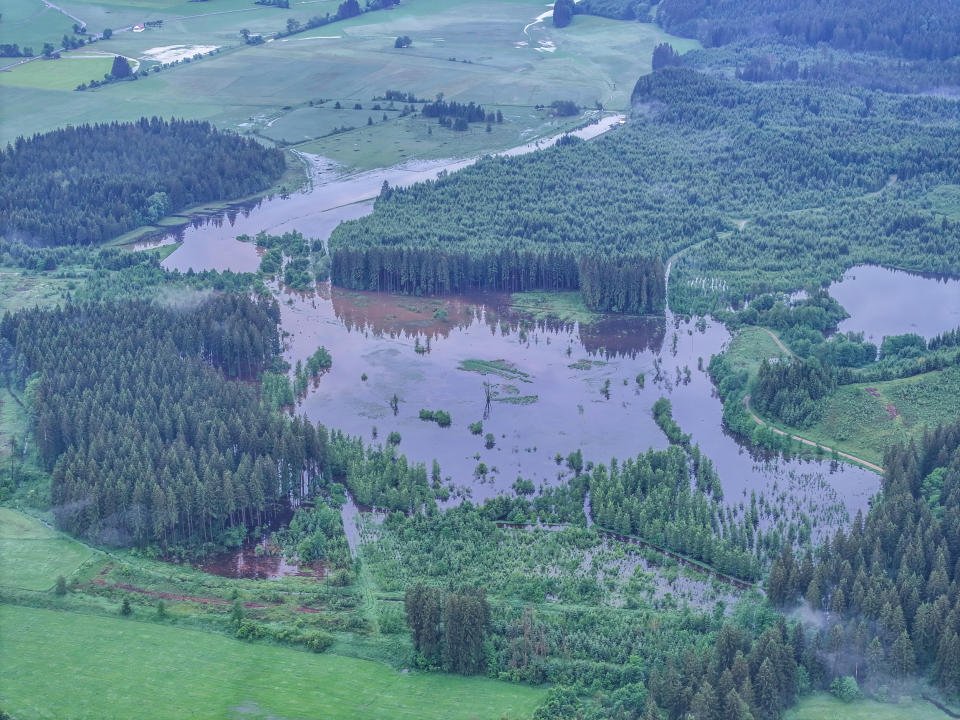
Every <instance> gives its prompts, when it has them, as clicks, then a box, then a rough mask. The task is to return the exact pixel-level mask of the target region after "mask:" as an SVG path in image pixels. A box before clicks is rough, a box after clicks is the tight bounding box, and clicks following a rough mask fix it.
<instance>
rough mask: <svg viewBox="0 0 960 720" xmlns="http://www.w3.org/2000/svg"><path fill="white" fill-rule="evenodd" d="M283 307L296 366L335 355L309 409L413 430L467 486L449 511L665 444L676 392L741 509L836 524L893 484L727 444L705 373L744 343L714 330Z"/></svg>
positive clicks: (489, 313)
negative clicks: (772, 506)
mask: <svg viewBox="0 0 960 720" xmlns="http://www.w3.org/2000/svg"><path fill="white" fill-rule="evenodd" d="M282 298H283V302H282V322H283V327H284V329H285V330H286V331H287V332H288V333H290V336H289V337H288V338H287V341H288V347H287V350H286V358H287V359H288V360H289V361H290V362H291V363H295V362H296V360H298V359H304V358H306V357H307V356H309V355H310V354H311V353H312V352H313V351H314V350H315V349H316V348H317V347H319V346H320V345H323V346H325V347H326V348H327V349H328V350H329V351H330V352H331V354H332V356H333V367H332V369H331V370H330V371H329V372H327V373H325V374H324V375H323V376H322V378H321V379H320V381H319V383H317V384H316V386H315V387H312V388H311V389H310V391H309V393H308V394H307V396H306V398H305V399H304V400H303V401H302V402H301V404H300V405H299V406H298V408H297V412H303V413H306V415H307V416H308V417H309V418H310V419H311V420H314V421H320V422H323V423H325V424H327V425H328V426H330V427H334V428H339V429H341V430H343V431H345V432H347V433H348V434H351V435H359V436H362V437H363V438H365V439H366V440H367V441H370V442H374V443H382V442H385V439H386V437H387V435H388V434H389V433H390V432H398V433H400V435H401V438H402V440H401V443H400V445H399V449H400V451H401V452H403V453H405V454H406V455H407V457H408V458H410V459H413V460H416V461H418V462H425V463H427V464H429V463H430V462H431V461H432V460H434V459H436V460H437V461H438V462H439V463H440V467H441V471H442V474H443V476H444V477H445V478H449V482H450V483H451V484H452V485H453V486H454V487H455V489H456V491H455V494H454V496H453V497H452V498H451V501H450V502H456V501H457V500H458V498H460V497H468V498H471V499H473V500H480V501H482V500H483V499H485V498H488V497H491V496H494V495H496V494H498V493H501V492H511V485H512V484H513V483H514V482H515V481H516V479H517V478H518V477H523V478H528V479H531V480H533V481H534V483H535V484H536V485H538V486H541V485H552V484H557V483H559V482H562V481H563V480H564V479H565V478H566V477H567V476H568V472H569V471H568V470H567V469H566V466H565V465H564V464H563V463H558V462H557V460H556V457H557V455H558V454H559V455H561V456H562V457H566V455H567V454H568V453H570V452H571V451H574V450H577V449H581V450H582V451H583V454H584V457H585V459H586V460H593V461H595V462H604V463H606V462H609V461H610V459H611V458H613V457H616V458H620V459H623V458H626V457H630V456H635V455H637V454H638V453H640V452H643V451H645V450H647V449H648V448H651V447H652V448H661V449H662V448H665V447H666V446H667V439H666V437H665V436H664V434H663V433H662V432H661V431H660V429H659V428H658V427H657V425H656V424H655V422H654V420H653V416H652V412H651V407H652V405H653V403H654V402H655V401H656V400H657V398H659V397H661V396H664V397H668V398H669V399H670V400H671V401H672V403H673V412H674V417H675V418H676V420H677V421H678V422H679V423H680V425H681V426H682V427H683V429H684V431H685V432H689V433H692V435H693V441H694V442H695V443H698V444H699V445H700V447H701V450H702V451H703V452H704V453H705V454H706V455H707V456H708V457H710V458H711V459H712V460H713V462H714V464H715V466H716V469H717V471H718V473H719V475H720V478H721V480H722V482H723V489H724V494H725V496H726V498H727V500H728V501H729V502H732V503H733V504H739V502H740V501H743V500H745V501H746V502H748V503H749V498H750V492H751V491H752V490H756V492H757V493H758V494H760V493H761V492H762V493H764V494H765V495H766V496H767V498H768V499H769V500H770V502H773V501H774V499H775V498H778V497H780V498H781V500H782V501H786V500H787V498H789V501H788V502H785V507H786V508H787V512H790V511H793V512H797V511H798V510H802V511H803V512H806V513H807V514H808V515H809V516H810V517H811V518H818V519H819V521H821V522H822V523H832V522H836V521H838V520H841V519H843V518H844V517H845V516H846V514H847V512H850V513H853V512H856V510H858V509H865V508H866V505H867V501H868V499H869V497H870V496H871V495H872V494H873V493H874V492H876V490H877V489H878V487H879V478H878V477H877V476H876V475H875V474H873V473H870V472H868V471H866V470H862V469H859V468H854V467H851V466H847V465H840V466H831V464H830V463H829V462H810V461H800V460H793V461H783V460H777V459H776V458H767V459H765V458H762V457H754V456H752V455H751V454H750V453H748V452H747V451H746V450H745V449H743V448H742V447H741V446H740V445H739V444H738V443H737V441H736V440H735V439H734V438H732V437H730V436H729V435H727V434H726V433H725V432H724V430H723V428H722V425H721V404H720V400H719V399H718V398H717V397H716V396H715V395H714V393H713V387H712V384H711V381H710V379H709V377H708V376H707V373H706V370H705V368H706V365H707V363H708V362H709V359H710V356H711V355H712V354H714V353H717V352H720V351H721V349H722V347H723V346H724V344H725V343H726V342H727V341H728V340H729V334H728V333H727V331H726V329H725V328H723V326H722V325H720V324H717V323H714V322H711V321H706V320H697V319H693V320H690V321H682V320H680V319H678V318H674V317H672V316H668V317H667V318H649V317H625V316H614V317H607V318H604V319H602V320H601V321H599V322H597V323H595V324H592V325H589V326H580V325H576V324H570V325H562V324H551V323H549V322H547V323H535V322H533V321H529V320H524V319H523V317H522V316H519V315H517V314H515V313H514V312H512V311H511V310H510V309H509V303H508V298H507V296H498V295H480V296H474V297H455V298H437V299H424V298H411V297H405V296H391V295H378V294H375V293H360V292H352V291H345V290H342V289H339V288H332V289H331V288H330V287H329V286H324V287H322V288H321V292H320V293H319V294H318V295H316V296H313V297H309V296H303V295H295V294H290V295H283V296H282ZM444 317H445V318H446V319H442V318H444ZM418 348H419V351H418ZM641 375H642V379H641V382H642V385H641V382H638V376H641ZM363 376H366V379H365V380H364V379H363ZM485 385H486V387H485ZM488 389H489V402H488ZM394 395H396V397H397V399H398V402H397V408H396V410H394V408H393V407H392V404H391V400H392V398H393V396H394ZM421 409H426V410H444V411H446V412H449V413H450V415H451V418H452V423H451V425H450V427H446V428H442V427H439V426H438V425H437V424H436V423H434V422H428V421H424V420H421V419H420V416H419V413H420V410H421ZM477 422H480V423H482V430H481V432H480V433H479V434H474V433H473V432H471V429H470V427H469V426H470V424H472V423H477ZM487 433H490V434H491V435H492V436H493V438H492V440H493V443H492V445H491V444H490V442H489V440H490V438H487ZM484 468H485V471H484Z"/></svg>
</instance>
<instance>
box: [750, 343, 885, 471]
mask: <svg viewBox="0 0 960 720" xmlns="http://www.w3.org/2000/svg"><path fill="white" fill-rule="evenodd" d="M788 352H789V351H788ZM743 404H744V406H745V407H746V408H747V412H748V413H750V417H752V418H753V421H754V422H755V423H757V425H760V426H762V427H767V428H770V429H771V430H773V432H775V433H776V434H777V435H786V436H787V437H789V438H790V439H791V440H796V441H798V442H801V443H803V444H804V445H809V446H810V447H821V448H823V449H824V450H826V451H827V452H829V453H832V452H835V453H836V454H837V455H839V456H840V457H842V458H846V459H847V460H852V461H853V462H855V463H859V464H860V465H863V466H864V467H868V468H870V469H871V470H875V471H876V472H878V473H880V474H881V475H882V474H883V468H882V467H880V466H879V465H876V464H874V463H872V462H870V461H869V460H864V459H863V458H859V457H857V456H856V455H851V454H849V453H845V452H840V451H839V450H836V449H834V448H830V447H827V446H826V445H822V444H821V443H817V442H814V441H813V440H807V439H806V438H802V437H800V436H799V435H790V434H789V433H786V432H784V431H783V430H779V429H778V428H775V427H773V425H771V424H770V423H768V422H766V421H765V420H763V419H762V418H761V417H760V416H759V415H757V414H756V413H754V412H753V408H751V407H750V395H749V394H747V395H744V396H743Z"/></svg>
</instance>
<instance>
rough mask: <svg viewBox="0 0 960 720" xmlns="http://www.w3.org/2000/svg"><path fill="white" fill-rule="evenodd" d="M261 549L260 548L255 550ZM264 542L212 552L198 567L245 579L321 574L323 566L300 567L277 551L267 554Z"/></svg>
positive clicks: (273, 578) (223, 575)
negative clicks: (222, 551)
mask: <svg viewBox="0 0 960 720" xmlns="http://www.w3.org/2000/svg"><path fill="white" fill-rule="evenodd" d="M257 548H261V551H259V552H258V551H257ZM265 551H266V544H265V543H261V544H259V545H255V546H254V547H244V548H243V549H241V550H237V551H232V552H227V553H221V554H219V555H215V556H214V557H212V558H210V559H209V560H207V561H205V562H204V563H202V564H201V565H200V566H199V567H200V569H201V570H203V571H204V572H206V573H210V574H211V575H219V576H221V577H228V578H246V579H248V580H275V579H277V578H282V577H289V576H291V575H294V576H297V577H317V578H321V577H323V576H324V571H323V568H322V567H320V568H309V567H304V568H301V567H299V566H298V565H296V564H291V563H289V562H287V560H286V559H285V558H284V557H283V556H282V555H280V554H269V553H267V552H265Z"/></svg>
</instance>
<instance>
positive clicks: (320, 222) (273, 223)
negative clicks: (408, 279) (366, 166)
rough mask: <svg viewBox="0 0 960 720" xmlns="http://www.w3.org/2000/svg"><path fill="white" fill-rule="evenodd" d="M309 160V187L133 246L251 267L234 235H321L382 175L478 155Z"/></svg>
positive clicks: (246, 248)
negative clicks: (345, 166) (351, 163)
mask: <svg viewBox="0 0 960 720" xmlns="http://www.w3.org/2000/svg"><path fill="white" fill-rule="evenodd" d="M623 121H624V116H623V115H607V116H605V117H602V118H600V119H599V121H598V122H596V123H594V124H592V125H587V126H586V127H584V128H581V129H579V130H576V131H574V132H572V133H570V134H571V135H575V136H577V137H580V138H583V139H585V140H589V139H590V138H594V137H596V136H598V135H600V134H602V133H604V132H606V131H607V130H610V129H611V128H613V127H616V126H618V125H620V124H622V123H623ZM561 136H562V133H561V134H558V135H555V136H553V137H550V138H544V139H543V140H535V141H533V142H530V143H526V144H525V145H520V146H517V147H514V148H510V149H509V150H505V151H503V152H502V153H497V154H499V155H507V156H515V155H523V154H525V153H529V152H533V151H534V150H539V149H543V148H546V147H549V146H551V145H553V144H554V143H556V141H557V140H558V139H559V138H560V137H561ZM301 157H302V158H303V159H304V161H305V162H307V163H309V165H310V174H311V178H312V187H311V188H309V189H308V190H306V191H301V192H296V193H293V194H290V195H288V196H286V197H281V196H279V195H273V196H269V197H267V198H264V199H262V200H258V201H255V202H254V203H249V204H246V205H237V206H235V207H232V208H231V209H229V210H227V211H225V212H218V213H212V214H209V215H201V216H199V217H197V218H195V219H194V220H193V221H192V222H191V223H190V224H189V225H187V226H185V227H182V228H178V229H177V230H175V231H173V232H170V233H166V234H164V235H160V236H157V237H156V238H153V239H152V240H150V241H149V242H144V241H141V242H139V243H137V245H136V247H137V248H138V249H140V248H143V247H156V246H157V245H167V244H170V243H171V242H182V243H183V245H181V246H180V247H179V248H177V249H176V250H175V251H174V252H172V253H171V254H170V255H169V256H168V257H167V258H166V259H165V260H164V261H163V266H164V267H165V268H167V269H168V270H174V269H176V270H180V271H181V272H186V271H187V270H190V269H191V268H192V269H193V270H196V271H199V270H219V271H223V270H233V271H234V272H252V271H256V269H257V267H258V266H259V263H260V260H259V257H258V255H257V252H256V247H255V246H254V245H253V244H252V243H243V242H239V241H238V240H236V237H237V236H238V235H250V236H251V237H252V236H254V235H256V234H257V233H258V232H260V231H261V230H264V231H266V232H268V233H271V234H275V235H276V234H281V233H284V232H288V231H291V230H298V231H300V232H301V233H303V234H304V235H305V236H306V237H308V238H319V239H322V240H324V241H326V239H327V238H328V237H330V233H331V232H333V229H334V228H335V227H336V226H337V225H339V224H340V223H341V222H342V221H344V220H354V219H356V218H359V217H363V216H364V215H368V214H369V213H370V212H372V211H373V201H374V199H375V198H376V197H377V195H378V194H379V193H380V188H381V187H382V186H383V183H384V181H386V182H388V183H390V185H391V186H393V187H406V186H408V185H413V184H414V183H417V182H422V181H424V180H435V179H436V178H437V176H438V174H440V173H441V172H443V171H446V172H455V171H456V170H460V169H461V168H464V167H467V166H468V165H472V164H473V163H475V162H476V161H477V159H478V158H475V157H474V158H466V159H461V160H433V161H415V162H410V163H405V164H403V165H398V166H396V167H392V168H387V169H384V170H374V171H371V172H364V173H357V174H354V175H344V174H343V172H342V168H341V167H340V166H339V165H337V164H336V163H334V162H332V161H330V160H328V159H326V158H323V157H320V156H318V155H308V154H306V153H301Z"/></svg>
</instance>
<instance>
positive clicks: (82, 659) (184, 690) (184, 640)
mask: <svg viewBox="0 0 960 720" xmlns="http://www.w3.org/2000/svg"><path fill="white" fill-rule="evenodd" d="M0 625H2V626H3V628H4V632H3V635H2V637H0V676H2V677H3V678H4V681H3V683H2V684H0V706H2V707H3V708H4V709H5V710H7V711H8V712H10V713H11V714H12V715H13V716H15V717H17V718H21V719H22V720H33V719H39V718H60V720H81V719H85V718H91V719H92V718H97V719H98V720H101V719H106V718H133V717H148V716H149V717H150V718H154V719H156V720H164V719H165V718H170V719H171V720H176V719H179V718H186V717H190V718H197V719H200V718H211V719H213V718H217V719H218V720H219V719H221V718H245V719H253V718H279V717H284V718H293V717H297V718H308V717H311V718H321V717H322V718H325V719H330V720H336V719H338V718H343V719H344V720H346V719H350V720H354V719H356V720H362V719H364V718H369V719H370V720H373V719H374V718H378V719H379V718H396V719H398V720H399V719H402V718H417V719H418V720H430V719H431V718H437V719H438V720H439V719H441V718H442V719H444V720H457V719H459V718H463V719H464V720H467V719H471V720H472V719H473V718H477V719H478V720H479V719H481V718H490V719H491V720H495V719H497V718H524V717H529V716H530V715H531V714H532V713H533V709H534V708H535V707H536V705H537V703H538V702H539V701H540V700H541V699H542V697H543V695H544V692H545V691H544V690H540V689H535V688H531V687H527V686H521V685H511V684H507V683H503V682H497V681H493V680H488V679H486V678H463V677H458V676H454V675H442V674H439V673H437V674H421V673H409V674H404V673H402V672H398V671H395V670H392V669H391V668H389V667H387V666H386V665H381V664H379V663H376V662H370V661H365V660H355V659H353V658H345V657H340V656H335V655H315V654H312V653H307V652H299V651H297V650H291V649H288V648H283V647H276V646H269V645H255V644H254V645H251V644H247V643H244V642H243V641H240V640H234V639H231V638H227V637H223V636H220V635H214V634H211V633H205V632H200V631H196V630H190V629H184V628H180V627H177V626H165V625H160V624H153V623H144V622H139V621H137V620H132V619H129V618H121V617H119V616H118V617H103V616H91V615H83V614H77V613H70V612H56V611H52V610H41V609H33V608H26V607H15V606H9V605H4V606H0Z"/></svg>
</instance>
